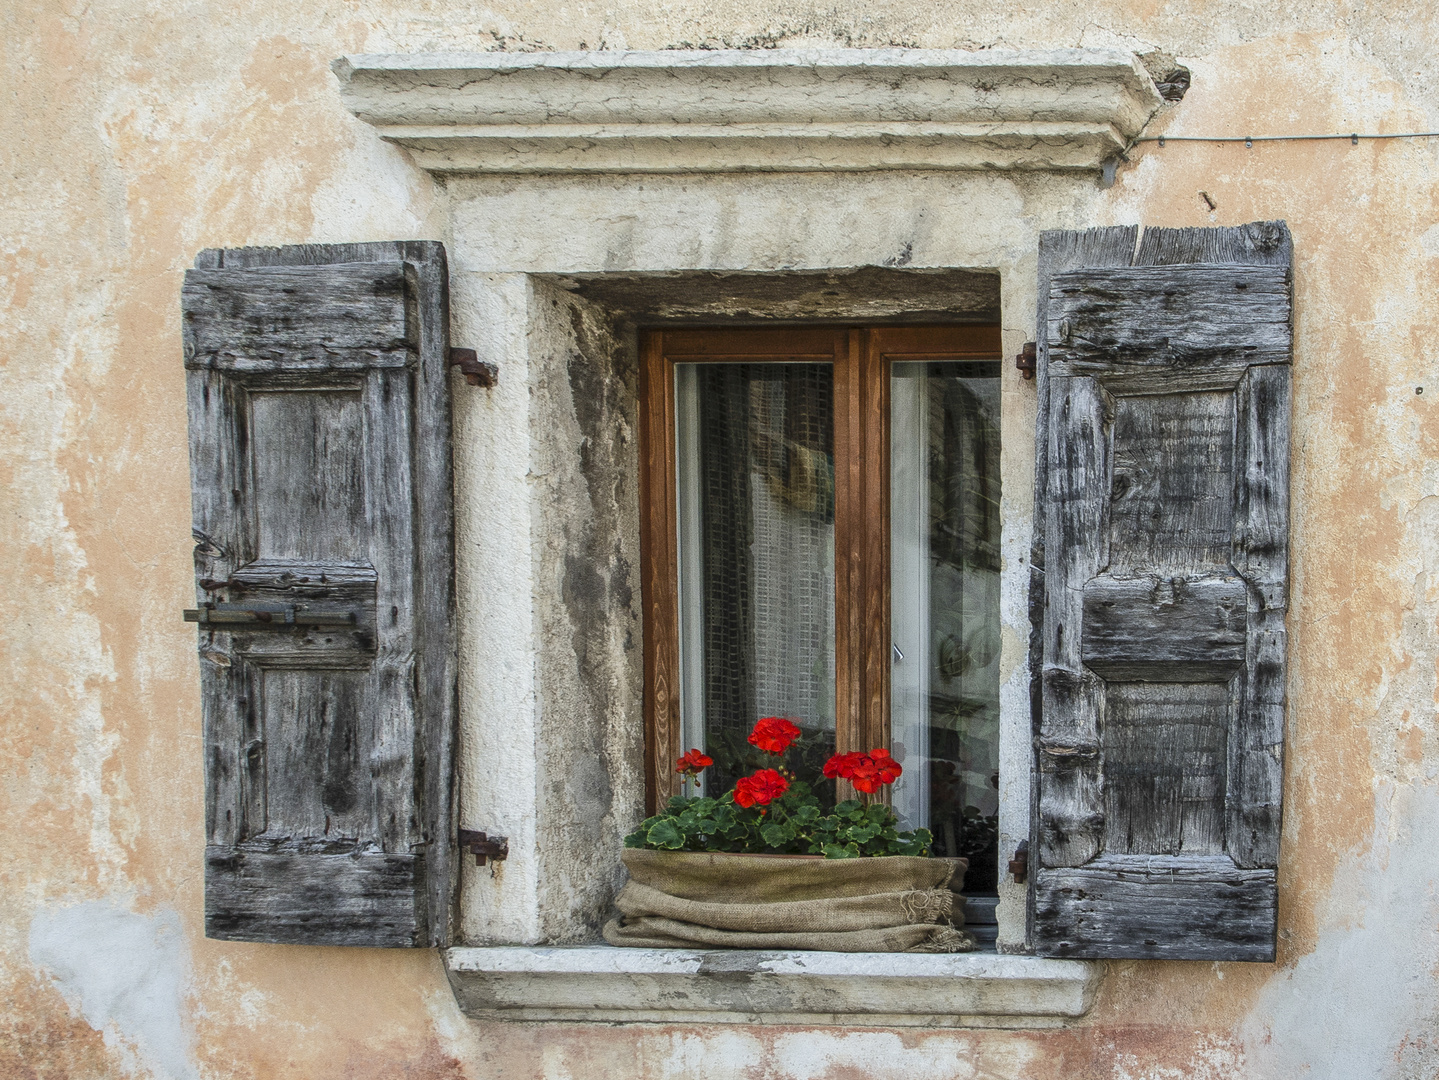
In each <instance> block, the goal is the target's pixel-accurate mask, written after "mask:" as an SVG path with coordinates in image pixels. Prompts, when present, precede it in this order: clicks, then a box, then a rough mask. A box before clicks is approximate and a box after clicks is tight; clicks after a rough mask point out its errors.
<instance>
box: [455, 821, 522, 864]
mask: <svg viewBox="0 0 1439 1080" xmlns="http://www.w3.org/2000/svg"><path fill="white" fill-rule="evenodd" d="M458 839H459V841H460V847H462V848H468V849H469V851H470V854H471V855H473V856H474V857H475V865H476V866H484V865H485V860H486V859H494V860H495V862H500V861H501V860H502V859H505V858H507V857H508V856H509V854H510V842H509V839H508V838H507V837H503V836H487V835H485V834H484V833H482V832H476V831H475V830H474V829H461V830H460V831H459V837H458Z"/></svg>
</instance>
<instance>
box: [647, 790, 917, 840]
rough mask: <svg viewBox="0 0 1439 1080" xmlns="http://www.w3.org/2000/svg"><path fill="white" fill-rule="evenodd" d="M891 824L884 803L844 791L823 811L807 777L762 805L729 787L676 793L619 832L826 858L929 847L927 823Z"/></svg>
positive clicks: (659, 838) (658, 838) (650, 837)
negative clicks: (907, 828)
mask: <svg viewBox="0 0 1439 1080" xmlns="http://www.w3.org/2000/svg"><path fill="white" fill-rule="evenodd" d="M896 824H897V822H896V820H895V816H894V811H893V810H891V809H890V808H889V807H888V806H884V805H882V804H879V803H874V804H871V805H869V806H866V805H865V804H864V803H860V802H856V801H854V800H852V799H851V800H847V801H845V802H842V803H839V804H837V805H836V806H835V808H834V810H833V812H831V813H828V814H826V813H824V811H823V809H822V808H821V806H820V802H819V799H818V798H817V797H816V796H815V795H814V793H813V792H812V791H811V790H810V787H809V785H808V784H806V783H804V782H803V781H795V782H794V783H793V784H791V785H790V789H789V790H788V791H787V792H785V794H783V795H782V796H780V797H779V798H778V799H776V800H775V801H774V802H772V803H770V804H769V806H751V807H743V806H739V805H738V804H736V803H735V801H734V794H733V792H726V793H725V794H724V795H722V796H721V797H720V798H718V799H710V798H686V797H684V796H678V797H676V798H673V799H671V800H670V801H669V805H668V806H667V807H666V808H665V812H664V813H663V814H657V815H656V816H654V817H652V818H647V819H646V820H645V821H643V822H642V823H641V824H640V827H639V828H638V829H636V830H635V831H634V832H632V833H630V835H629V836H627V837H625V847H633V848H654V849H657V850H661V851H728V852H736V853H742V854H750V855H758V854H778V855H823V856H824V857H825V858H827V859H857V858H860V857H862V856H875V855H928V854H929V845H930V843H931V841H932V839H933V838H932V837H931V836H930V834H929V830H928V829H915V830H914V831H913V832H899V831H898V830H897V829H896V828H895V825H896Z"/></svg>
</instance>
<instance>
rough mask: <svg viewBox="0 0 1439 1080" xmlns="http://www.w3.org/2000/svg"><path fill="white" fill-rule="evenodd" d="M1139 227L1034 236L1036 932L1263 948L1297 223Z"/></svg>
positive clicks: (1274, 783) (1038, 935)
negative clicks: (1038, 414) (1038, 405)
mask: <svg viewBox="0 0 1439 1080" xmlns="http://www.w3.org/2000/svg"><path fill="white" fill-rule="evenodd" d="M1125 233H1127V234H1128V246H1127V247H1126V246H1125V245H1124V243H1123V241H1124V239H1125V237H1124V236H1123V235H1121V234H1125ZM1134 236H1135V234H1134V231H1132V230H1115V229H1105V230H1093V231H1092V232H1087V233H1046V234H1044V237H1043V239H1042V248H1041V259H1040V263H1041V267H1042V270H1041V290H1042V291H1041V297H1042V300H1041V315H1042V321H1041V325H1040V338H1039V341H1040V345H1041V347H1040V350H1039V359H1040V367H1041V372H1042V373H1043V376H1044V382H1043V383H1042V386H1041V390H1042V392H1043V393H1044V394H1045V396H1046V401H1045V414H1046V415H1045V416H1044V423H1043V426H1042V427H1041V428H1040V431H1039V436H1038V455H1039V458H1040V460H1041V461H1042V462H1043V465H1042V466H1041V473H1042V477H1043V480H1042V483H1043V487H1042V490H1041V494H1042V496H1043V501H1042V507H1041V509H1040V513H1039V518H1040V520H1039V522H1038V524H1037V528H1042V530H1043V537H1042V543H1037V544H1036V552H1035V555H1036V562H1037V564H1038V565H1037V568H1036V571H1035V574H1034V580H1035V581H1036V582H1038V583H1039V589H1038V594H1037V596H1036V599H1037V600H1040V601H1041V602H1039V603H1037V604H1036V605H1035V611H1036V614H1037V616H1038V619H1039V622H1040V628H1041V634H1040V637H1041V638H1042V657H1043V666H1042V673H1041V678H1040V683H1041V701H1040V710H1039V716H1038V721H1037V732H1036V735H1037V738H1036V757H1037V777H1036V787H1037V800H1038V807H1037V814H1036V815H1035V835H1034V837H1033V845H1032V853H1031V863H1032V867H1033V869H1032V872H1031V890H1032V892H1031V919H1032V923H1031V929H1032V936H1033V942H1034V946H1035V949H1036V951H1037V952H1038V953H1040V954H1041V955H1045V956H1076V957H1154V958H1166V959H1195V960H1272V959H1273V958H1274V944H1275V930H1276V911H1277V888H1276V867H1277V862H1278V851H1279V823H1280V781H1281V772H1282V763H1283V745H1284V693H1285V630H1284V618H1285V608H1286V604H1287V593H1288V555H1287V551H1288V509H1289V486H1288V484H1289V384H1290V358H1291V348H1292V345H1291V318H1290V314H1291V300H1290V251H1291V249H1290V241H1289V233H1288V230H1287V228H1286V227H1285V226H1284V224H1283V223H1282V222H1262V223H1257V224H1252V225H1247V226H1243V227H1240V228H1233V229H1156V230H1148V231H1146V232H1145V233H1144V234H1143V237H1142V238H1141V239H1140V242H1139V244H1138V246H1137V248H1136V247H1135V245H1134Z"/></svg>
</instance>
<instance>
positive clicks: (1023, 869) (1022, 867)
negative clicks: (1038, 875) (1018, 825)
mask: <svg viewBox="0 0 1439 1080" xmlns="http://www.w3.org/2000/svg"><path fill="white" fill-rule="evenodd" d="M1009 876H1010V877H1012V878H1014V883H1015V884H1016V885H1023V884H1024V883H1025V882H1026V881H1028V880H1029V841H1028V840H1021V841H1020V842H1019V846H1018V847H1016V848H1015V849H1014V858H1012V859H1010V860H1009Z"/></svg>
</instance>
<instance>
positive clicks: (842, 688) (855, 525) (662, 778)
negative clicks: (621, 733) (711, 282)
mask: <svg viewBox="0 0 1439 1080" xmlns="http://www.w3.org/2000/svg"><path fill="white" fill-rule="evenodd" d="M1000 355H1001V353H1000V330H999V327H998V326H997V325H994V324H966V325H951V326H877V327H858V326H809V327H773V328H771V327H765V328H734V327H727V328H717V329H697V328H688V327H686V328H682V329H663V328H661V329H649V330H644V331H641V335H640V372H639V397H640V407H639V440H640V442H639V450H640V577H641V590H642V597H643V611H644V617H643V634H644V649H643V663H644V680H645V682H644V725H645V802H646V812H647V813H650V814H653V813H655V812H656V808H657V807H659V806H662V805H663V804H664V802H665V800H667V799H668V798H669V797H670V796H672V795H676V794H678V793H679V784H678V781H677V779H676V776H675V773H674V771H673V769H674V761H675V759H676V758H677V757H679V755H680V754H681V753H682V752H683V749H685V748H682V747H681V746H680V745H679V742H680V715H679V702H680V694H679V680H680V666H679V559H678V555H679V525H678V482H677V474H676V450H675V382H674V377H675V364H677V363H729V364H736V363H745V364H755V363H830V364H833V366H834V399H835V400H834V459H835V482H834V487H835V491H834V501H835V514H834V517H835V528H834V550H835V560H834V565H835V744H836V749H837V750H838V751H839V752H840V753H844V752H846V751H849V750H860V749H869V748H870V747H874V746H885V745H888V741H889V700H890V685H889V678H890V626H889V619H890V611H889V607H890V596H889V578H890V566H889V534H890V530H889V471H890V470H889V365H890V364H891V363H895V362H903V361H930V362H940V361H950V360H961V361H962V360H998V359H1000ZM841 794H847V793H843V792H842V793H841Z"/></svg>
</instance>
